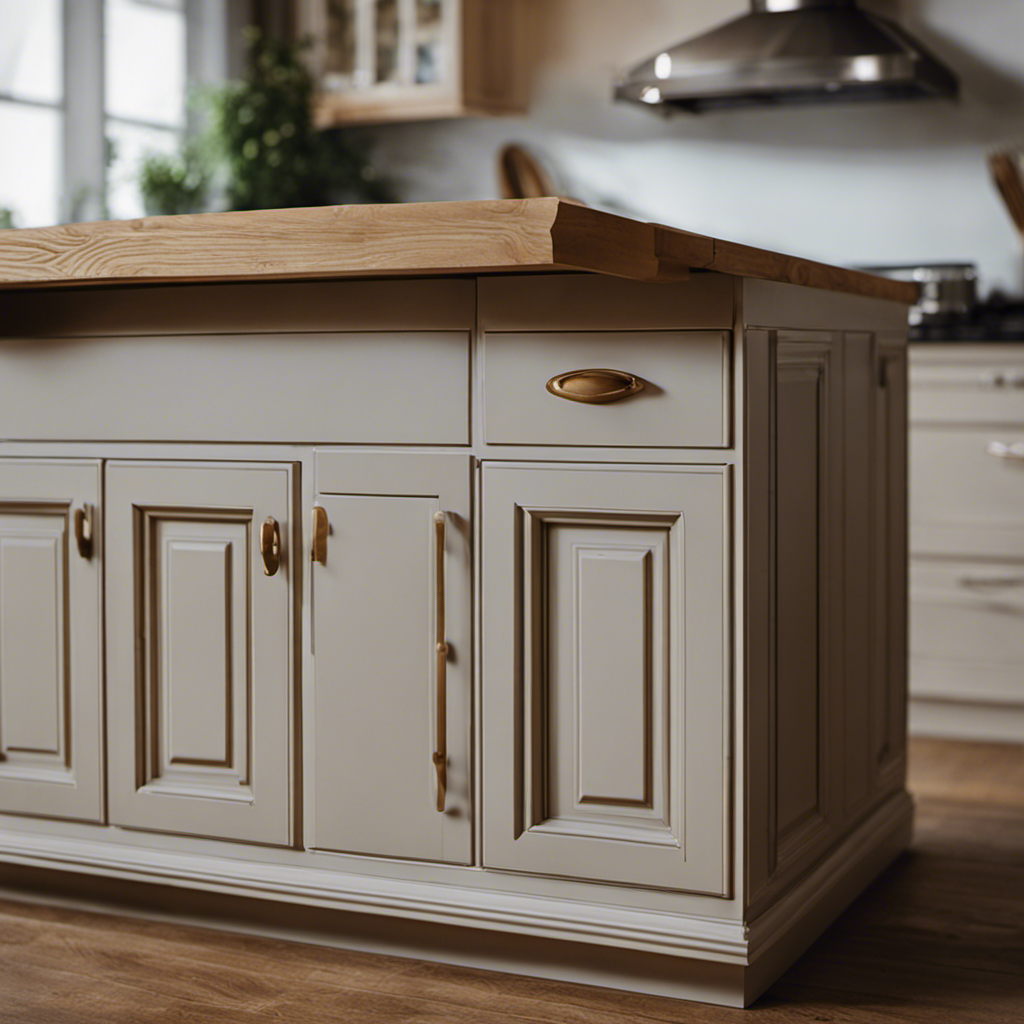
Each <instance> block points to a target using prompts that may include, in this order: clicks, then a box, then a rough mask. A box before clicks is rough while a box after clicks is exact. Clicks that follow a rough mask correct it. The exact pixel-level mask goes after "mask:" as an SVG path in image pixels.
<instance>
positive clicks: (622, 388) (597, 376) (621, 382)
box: [547, 369, 644, 405]
mask: <svg viewBox="0 0 1024 1024" xmlns="http://www.w3.org/2000/svg"><path fill="white" fill-rule="evenodd" d="M547 387H548V391H550V392H551V394H553V395H557V396H558V397H559V398H567V399H568V400H569V401H570V402H586V403H587V404H589V405H600V404H603V403H605V402H618V401H620V400H621V399H623V398H629V396H630V395H635V394H636V393H637V392H638V391H643V389H644V382H643V381H642V380H640V378H639V377H634V376H633V374H631V373H625V372H623V371H622V370H606V369H593V370H570V371H569V372H568V373H560V374H558V376H557V377H552V378H551V380H549V381H548V385H547Z"/></svg>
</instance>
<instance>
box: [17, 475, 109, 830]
mask: <svg viewBox="0 0 1024 1024" xmlns="http://www.w3.org/2000/svg"><path fill="white" fill-rule="evenodd" d="M100 472H101V469H100V463H99V462H85V461H59V460H38V459H3V460H0V811H9V812H13V813H17V814H39V815H45V816H47V817H59V818H81V819H83V820H87V821H101V820H102V819H103V770H102V763H101V762H102V758H101V751H102V732H101V730H102V724H101V723H102V703H103V698H102V694H101V689H100V688H101V685H102V684H101V680H102V678H103V669H102V664H101V659H102V644H101V641H100V613H101V609H102V607H103V596H102V592H101V576H100V568H99V566H100V551H101V537H100V533H101V531H100V513H99V508H100ZM78 513H85V514H86V515H85V518H84V519H83V525H82V531H83V543H82V546H81V549H80V548H79V545H78V543H77V541H76V533H75V522H76V516H77V514H78ZM90 531H92V532H94V533H95V536H93V537H92V542H91V545H90V543H89V540H88V536H87V534H88V533H89V532H90Z"/></svg>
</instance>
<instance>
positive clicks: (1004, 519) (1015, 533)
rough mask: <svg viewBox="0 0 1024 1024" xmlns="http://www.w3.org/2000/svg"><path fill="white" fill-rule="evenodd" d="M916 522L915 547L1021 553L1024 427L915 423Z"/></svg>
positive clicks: (913, 513)
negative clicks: (954, 427) (953, 427)
mask: <svg viewBox="0 0 1024 1024" xmlns="http://www.w3.org/2000/svg"><path fill="white" fill-rule="evenodd" d="M910 522H911V530H912V533H911V536H912V543H913V548H914V550H917V551H922V552H933V553H936V554H942V553H948V554H971V553H978V554H980V555H984V554H992V555H996V556H998V555H1008V556H1013V555H1018V554H1019V553H1020V551H1021V547H1020V545H1021V544H1022V543H1024V433H1022V432H1014V431H1006V430H983V429H958V430H950V429H945V428H937V427H918V428H916V429H915V430H913V431H912V432H911V438H910Z"/></svg>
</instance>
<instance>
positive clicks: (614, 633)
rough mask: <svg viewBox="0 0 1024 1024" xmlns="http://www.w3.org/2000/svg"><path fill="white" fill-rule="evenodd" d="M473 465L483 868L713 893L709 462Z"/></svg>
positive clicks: (718, 770)
mask: <svg viewBox="0 0 1024 1024" xmlns="http://www.w3.org/2000/svg"><path fill="white" fill-rule="evenodd" d="M595 469H596V467H593V466H591V467H587V466H579V465H577V466H572V465H563V464H557V465H546V466H536V465H533V466H529V465H509V464H488V465H486V466H485V468H484V478H483V534H484V541H483V545H484V546H483V591H484V595H485V597H484V609H483V674H484V680H485V683H484V694H483V701H484V736H483V751H484V793H485V801H484V850H483V860H484V864H485V865H486V866H487V867H491V868H504V869H510V870H517V871H528V872H540V873H543V874H556V875H566V876H571V877H576V878H590V879H598V880H601V881H605V882H625V883H630V884H638V885H649V886H657V887H661V888H667V889H686V890H691V891H695V892H705V893H717V894H724V893H725V892H726V890H727V887H728V882H727V880H726V868H727V854H726V850H727V847H726V843H725V835H726V831H727V825H726V816H725V812H726V804H727V798H726V792H727V786H726V775H727V770H728V766H727V759H726V750H727V743H726V735H725V701H726V689H725V686H726V682H725V634H724V629H725V607H726V601H727V585H728V584H727V580H728V570H727V562H726V542H725V525H724V524H725V509H726V503H727V500H728V497H727V496H728V490H729V470H728V469H727V468H726V467H722V466H684V467H672V468H666V467H658V466H647V467H643V466H616V467H611V466H606V467H602V468H601V470H600V471H595Z"/></svg>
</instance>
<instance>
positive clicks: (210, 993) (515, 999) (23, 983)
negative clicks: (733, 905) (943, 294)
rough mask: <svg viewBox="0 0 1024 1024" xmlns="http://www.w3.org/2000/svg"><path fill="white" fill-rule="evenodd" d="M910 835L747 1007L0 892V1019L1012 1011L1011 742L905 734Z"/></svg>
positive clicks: (1020, 908)
mask: <svg viewBox="0 0 1024 1024" xmlns="http://www.w3.org/2000/svg"><path fill="white" fill-rule="evenodd" d="M911 789H912V790H913V791H914V792H915V794H916V796H917V797H918V813H917V839H916V842H915V844H914V848H913V850H912V851H911V852H910V853H908V854H907V855H906V856H904V857H903V858H902V859H901V860H900V861H899V862H897V863H896V864H895V865H894V866H893V867H892V868H891V869H890V870H889V871H888V872H887V873H886V874H885V875H884V876H883V877H882V878H881V879H880V880H879V881H878V882H877V883H876V884H875V885H874V886H873V887H872V888H871V889H870V890H869V891H868V892H867V893H866V894H865V895H864V896H863V897H862V898H861V899H860V900H859V901H858V902H857V903H856V904H855V905H854V906H853V907H852V908H851V909H850V910H849V911H847V913H846V914H844V915H843V917H842V918H841V919H840V920H839V921H838V922H837V923H836V924H835V925H834V926H833V927H832V928H831V929H830V930H829V931H828V932H827V933H826V934H825V935H824V936H823V937H822V938H821V939H820V941H819V942H818V943H817V944H816V945H815V946H814V947H813V948H812V949H811V950H810V952H808V953H807V954H806V955H805V956H804V957H803V959H801V960H800V961H799V963H797V965H796V966H795V967H794V968H793V969H792V970H791V971H790V972H789V973H788V974H787V975H786V976H785V977H784V978H782V980H781V981H779V982H778V983H777V984H776V985H775V986H774V987H773V988H772V989H771V990H770V991H769V992H768V994H767V995H765V996H764V997H763V998H762V999H760V1000H759V1001H758V1002H757V1004H756V1005H755V1006H754V1007H753V1008H751V1009H749V1010H730V1009H722V1008H719V1007H712V1006H705V1005H702V1004H699V1003H682V1002H674V1001H671V1000H666V999H659V998H648V997H643V996H636V995H630V994H625V993H618V992H607V991H603V990H601V989H592V988H585V987H583V986H576V985H567V984H559V983H554V982H545V981H534V980H531V979H528V978H518V977H510V976H505V975H497V974H489V973H485V972H481V971H472V970H462V969H457V968H451V967H442V966H437V965H432V964H428V963H423V962H419V961H410V960H398V959H393V958H390V957H375V956H369V955H366V954H354V953H344V952H338V951H336V950H332V949H327V948H323V947H318V946H303V945H298V944H294V943H287V942H281V941H277V940H270V939H259V938H252V937H246V936H236V935H229V934H225V933H221V932H216V931H212V930H206V929H197V928H190V927H185V926H180V925H168V924H164V923H158V922H147V921H137V920H130V919H127V918H121V917H111V916H108V915H99V914H89V913H84V912H80V911H71V910H56V909H50V908H43V907H38V906H31V905H23V904H18V903H13V902H0V1022H4V1024H6V1022H18V1024H93V1022H103V1024H166V1022H172V1021H173V1022H182V1024H207V1022H209V1024H221V1022H232V1024H262V1022H265V1021H267V1022H269V1021H274V1022H278V1024H280V1022H287V1024H291V1022H295V1024H320V1022H326V1021H332V1022H333V1021H339V1022H345V1024H395V1022H399V1021H415V1022H416V1024H441V1022H445V1024H449V1022H454V1024H464V1022H471V1021H472V1022H477V1021H480V1022H487V1024H531V1022H544V1024H626V1022H627V1021H629V1022H632V1021H640V1022H643V1021H657V1022H684V1021H685V1022H696V1024H713V1022H734V1021H744V1022H746V1024H751V1022H757V1021H764V1022H771V1024H778V1022H801V1024H807V1022H812V1021H830V1022H835V1024H854V1022H856V1024H888V1022H904V1021H905V1022H910V1024H914V1022H937V1021H942V1022H950V1024H954V1022H955V1024H971V1022H979V1024H981V1022H984V1024H988V1022H1007V1024H1010V1022H1012V1024H1022V1022H1024V747H1008V746H1005V747H1004V746H981V745H973V744H972V745H964V744H953V743H948V742H938V741H916V742H915V743H914V744H913V747H912V758H911Z"/></svg>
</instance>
